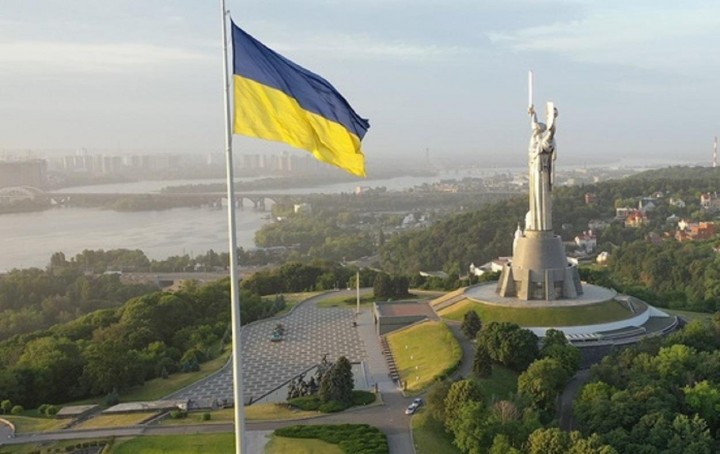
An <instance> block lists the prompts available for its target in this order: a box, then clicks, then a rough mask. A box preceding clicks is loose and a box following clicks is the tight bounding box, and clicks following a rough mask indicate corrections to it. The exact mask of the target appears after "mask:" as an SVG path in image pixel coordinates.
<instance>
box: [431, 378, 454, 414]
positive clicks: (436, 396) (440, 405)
mask: <svg viewBox="0 0 720 454" xmlns="http://www.w3.org/2000/svg"><path fill="white" fill-rule="evenodd" d="M451 385H452V382H450V381H448V380H440V381H436V382H435V383H434V384H433V385H432V387H431V388H430V391H428V394H427V397H426V398H425V405H426V408H427V410H428V411H429V412H430V415H432V417H433V418H434V419H435V420H436V421H437V422H439V423H443V422H445V397H446V396H447V394H448V391H450V386H451Z"/></svg>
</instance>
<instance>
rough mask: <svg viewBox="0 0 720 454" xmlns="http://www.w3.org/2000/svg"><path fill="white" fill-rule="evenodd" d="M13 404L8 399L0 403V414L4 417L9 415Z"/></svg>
mask: <svg viewBox="0 0 720 454" xmlns="http://www.w3.org/2000/svg"><path fill="white" fill-rule="evenodd" d="M12 407H13V404H12V402H11V401H10V399H5V400H3V401H2V402H0V409H2V412H3V414H4V415H7V414H9V413H10V410H12Z"/></svg>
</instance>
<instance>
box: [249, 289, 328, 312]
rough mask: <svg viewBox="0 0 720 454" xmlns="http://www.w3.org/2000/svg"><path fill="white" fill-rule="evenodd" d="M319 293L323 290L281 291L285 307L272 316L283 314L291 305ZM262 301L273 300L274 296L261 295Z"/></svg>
mask: <svg viewBox="0 0 720 454" xmlns="http://www.w3.org/2000/svg"><path fill="white" fill-rule="evenodd" d="M321 293H323V292H300V293H283V294H282V296H283V297H284V298H285V309H283V310H281V311H280V312H278V313H277V314H275V315H274V316H275V317H277V316H279V315H285V314H287V313H288V312H290V310H291V309H292V308H293V307H295V306H297V305H298V303H301V302H303V301H305V300H306V299H308V298H312V297H313V296H317V295H319V294H321ZM263 301H275V296H265V297H263Z"/></svg>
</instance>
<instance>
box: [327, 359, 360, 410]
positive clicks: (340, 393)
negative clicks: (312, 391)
mask: <svg viewBox="0 0 720 454" xmlns="http://www.w3.org/2000/svg"><path fill="white" fill-rule="evenodd" d="M354 386H355V383H354V381H353V373H352V365H351V364H350V361H348V359H347V358H346V357H344V356H341V357H340V358H338V360H337V361H336V362H335V364H333V365H332V367H331V368H330V369H329V370H328V371H327V372H325V374H323V378H322V380H321V381H320V390H319V391H318V395H319V397H320V400H321V401H323V402H325V403H327V402H331V401H337V402H340V403H342V404H345V405H347V406H350V405H351V404H352V391H353V388H354Z"/></svg>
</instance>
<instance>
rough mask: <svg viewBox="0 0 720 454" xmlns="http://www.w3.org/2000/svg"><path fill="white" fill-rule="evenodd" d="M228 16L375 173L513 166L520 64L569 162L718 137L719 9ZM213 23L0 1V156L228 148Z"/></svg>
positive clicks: (589, 5)
mask: <svg viewBox="0 0 720 454" xmlns="http://www.w3.org/2000/svg"><path fill="white" fill-rule="evenodd" d="M227 6H228V8H229V9H230V10H231V11H232V14H233V17H234V18H235V20H236V22H237V23H238V24H239V25H240V26H241V27H242V28H244V29H245V30H246V31H248V32H249V33H251V34H252V35H254V36H255V37H256V38H258V39H260V40H261V41H263V42H265V43H266V44H267V45H268V46H270V47H272V48H274V49H275V50H277V51H279V52H281V53H283V54H284V55H285V56H286V57H288V58H290V59H292V60H294V61H295V62H297V63H298V64H300V65H302V66H305V67H307V68H308V69H311V70H313V71H315V72H317V73H319V74H321V75H323V76H324V77H325V78H327V79H328V80H330V81H331V82H332V83H333V84H334V85H335V86H336V88H338V89H339V90H340V91H341V92H342V93H343V94H344V95H345V97H346V98H347V99H348V100H349V101H350V103H351V104H352V105H353V106H354V107H355V109H356V110H357V111H358V112H359V113H360V114H361V115H363V116H365V117H367V118H369V119H370V123H371V129H370V131H369V132H368V134H367V136H366V139H365V145H364V149H365V152H366V155H367V159H368V160H369V161H372V160H380V159H381V158H382V157H384V156H410V155H416V154H421V155H422V156H423V157H424V153H425V149H426V148H429V149H430V153H431V156H432V157H433V158H434V159H440V158H441V157H444V156H448V157H458V156H462V157H465V158H471V157H473V158H474V159H475V160H476V161H477V162H478V163H483V162H491V161H496V160H502V161H504V162H508V161H513V160H515V159H517V160H519V161H520V162H522V161H523V160H524V159H525V149H526V146H527V139H528V134H529V125H528V121H527V116H526V109H527V106H526V103H527V92H526V90H527V70H528V69H533V70H534V71H535V75H536V89H535V93H536V96H535V102H536V104H538V105H540V104H543V103H544V101H547V100H553V101H554V102H555V103H556V105H557V107H558V109H559V112H560V117H559V119H558V121H559V123H558V124H559V128H558V131H559V132H558V137H557V140H558V146H559V156H560V157H561V159H564V160H565V162H568V163H569V162H572V161H574V162H592V161H593V160H609V159H610V160H614V159H619V158H632V159H638V160H639V159H643V158H645V157H649V156H652V155H655V156H659V157H662V158H667V159H671V160H680V161H709V160H710V157H711V152H712V140H713V136H714V135H718V134H720V118H719V115H718V109H717V106H718V104H719V102H718V101H720V83H719V82H718V81H719V80H720V2H717V1H683V2H678V1H672V2H671V1H645V0H640V1H631V2H628V1H617V0H609V1H583V0H579V1H571V0H568V1H543V0H540V1H530V0H496V1H484V0H474V1H470V0H467V1H466V0H457V1H453V0H444V1H441V0H412V1H410V0H364V1H357V0H324V1H323V0H295V1H291V0H284V1H280V0H263V1H254V2H250V1H238V0H228V1H227ZM219 24H220V19H219V1H202V2H200V1H197V0H174V1H169V0H152V1H148V0H124V1H121V0H105V1H97V0H33V1H25V0H2V4H1V6H0V62H2V70H0V152H1V151H3V150H19V149H20V150H25V149H33V150H73V149H77V148H81V147H84V148H87V149H88V150H91V151H92V150H117V151H153V150H159V151H170V150H173V149H178V150H182V151H200V152H208V151H212V150H217V151H221V150H222V147H223V132H222V131H223V127H224V126H223V119H222V115H223V110H222V86H221V53H220V26H219ZM539 110H541V111H544V107H543V108H541V109H539ZM236 148H238V149H242V150H246V151H255V150H279V149H284V148H286V147H283V146H282V145H273V146H270V145H266V144H264V143H260V142H258V141H254V140H250V139H237V140H236Z"/></svg>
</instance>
